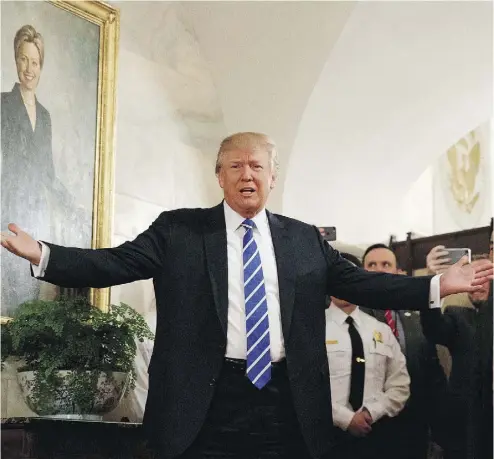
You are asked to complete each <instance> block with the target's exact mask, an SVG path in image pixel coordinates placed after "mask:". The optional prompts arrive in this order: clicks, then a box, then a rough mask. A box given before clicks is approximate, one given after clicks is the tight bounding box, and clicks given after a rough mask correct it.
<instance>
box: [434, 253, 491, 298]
mask: <svg viewBox="0 0 494 459" xmlns="http://www.w3.org/2000/svg"><path fill="white" fill-rule="evenodd" d="M493 276H494V264H493V263H492V261H490V260H477V261H474V262H472V263H468V258H467V257H463V258H462V259H461V260H460V261H458V263H455V264H454V265H452V266H451V267H450V268H448V269H447V270H446V271H445V272H444V274H443V275H442V276H441V278H440V286H441V298H444V297H445V296H448V295H452V294H454V293H468V292H474V291H475V290H478V289H480V288H481V286H482V285H483V284H485V283H486V282H489V281H490V280H492V279H493Z"/></svg>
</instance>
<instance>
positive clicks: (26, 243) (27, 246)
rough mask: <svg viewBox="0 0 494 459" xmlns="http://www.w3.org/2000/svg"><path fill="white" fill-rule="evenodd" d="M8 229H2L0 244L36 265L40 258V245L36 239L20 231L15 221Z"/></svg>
mask: <svg viewBox="0 0 494 459" xmlns="http://www.w3.org/2000/svg"><path fill="white" fill-rule="evenodd" d="M9 230H10V231H11V232H12V233H13V234H12V233H9V232H7V231H2V233H1V234H2V239H1V244H2V247H5V248H6V249H7V250H8V251H9V252H12V253H13V254H14V255H17V256H18V257H22V258H25V259H26V260H28V261H29V262H31V263H32V264H33V265H38V264H39V261H40V259H41V247H40V244H39V242H38V241H36V240H35V239H33V238H32V237H31V236H29V234H27V233H26V232H24V231H22V230H21V229H20V228H19V227H18V226H17V225H16V224H15V223H11V224H10V225H9Z"/></svg>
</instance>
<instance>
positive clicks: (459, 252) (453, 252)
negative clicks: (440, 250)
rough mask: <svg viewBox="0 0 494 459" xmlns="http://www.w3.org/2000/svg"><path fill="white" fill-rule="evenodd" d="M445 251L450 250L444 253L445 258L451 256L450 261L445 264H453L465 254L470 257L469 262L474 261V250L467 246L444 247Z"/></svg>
mask: <svg viewBox="0 0 494 459" xmlns="http://www.w3.org/2000/svg"><path fill="white" fill-rule="evenodd" d="M444 251H445V252H448V254H447V255H444V258H449V261H448V262H447V263H445V264H448V265H453V264H455V263H457V262H458V261H460V259H461V258H462V257H464V256H465V255H466V256H467V257H468V263H471V262H472V251H471V250H470V249H467V248H463V249H444Z"/></svg>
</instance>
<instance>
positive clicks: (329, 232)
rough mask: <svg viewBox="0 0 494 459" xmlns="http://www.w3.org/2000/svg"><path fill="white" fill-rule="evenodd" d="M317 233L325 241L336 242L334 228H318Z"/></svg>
mask: <svg viewBox="0 0 494 459" xmlns="http://www.w3.org/2000/svg"><path fill="white" fill-rule="evenodd" d="M319 232H320V233H321V236H322V237H323V239H324V240H325V241H336V227H335V226H320V227H319Z"/></svg>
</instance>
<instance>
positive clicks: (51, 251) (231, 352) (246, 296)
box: [2, 133, 494, 459]
mask: <svg viewBox="0 0 494 459" xmlns="http://www.w3.org/2000/svg"><path fill="white" fill-rule="evenodd" d="M276 172H277V156H276V148H275V145H274V143H273V142H272V141H271V140H270V139H269V137H267V136H265V135H262V134H256V133H240V134H235V135H233V136H230V137H228V138H227V139H225V140H224V141H223V142H222V144H221V146H220V149H219V152H218V158H217V164H216V174H217V176H218V181H219V184H220V186H221V188H223V191H224V198H225V199H224V202H223V203H221V204H220V205H218V206H216V207H213V208H210V209H179V210H174V211H169V212H163V213H162V214H161V215H160V216H159V217H158V218H157V219H156V221H155V222H154V223H153V224H152V225H151V227H150V228H149V229H148V230H146V231H145V232H143V233H142V234H140V235H139V236H138V237H137V238H136V239H135V240H134V241H131V242H126V243H124V244H122V245H121V246H119V247H116V248H111V249H99V250H83V249H76V248H65V247H59V246H56V245H53V244H48V243H38V241H36V240H34V239H33V238H31V237H30V236H29V235H28V234H26V233H25V232H23V231H22V230H20V229H19V228H18V227H17V226H16V225H13V224H12V225H9V229H10V230H11V231H13V232H14V233H15V234H14V235H10V234H2V245H3V246H4V247H6V248H7V249H8V250H10V251H11V252H14V253H16V254H18V255H19V256H22V257H23V258H26V259H27V260H29V261H30V262H31V265H32V269H33V272H34V274H35V275H37V276H40V277H42V278H43V279H44V280H46V281H48V282H53V283H57V284H60V285H62V286H71V287H86V286H92V287H96V288H99V287H108V286H111V285H117V284H123V283H128V282H132V281H135V280H138V279H144V278H151V277H152V278H153V280H154V287H155V293H156V300H157V328H156V339H155V346H154V351H153V356H152V358H151V363H150V367H149V376H150V377H149V394H148V400H147V405H146V412H145V419H144V423H145V425H146V426H147V428H148V431H149V433H150V438H152V439H153V441H154V444H155V446H156V447H157V448H158V451H159V456H160V457H162V458H171V457H177V456H181V458H187V459H188V458H194V459H195V458H206V457H207V458H219V457H221V458H255V459H259V458H260V459H267V458H283V459H285V458H293V457H296V458H298V459H302V458H305V457H313V458H319V457H324V456H325V455H327V454H330V452H331V448H332V446H333V441H332V432H333V422H332V417H331V391H330V383H329V368H328V361H327V356H326V349H325V336H324V335H325V306H326V303H325V300H326V295H334V296H337V297H339V298H344V299H348V300H349V301H351V302H353V303H357V304H362V305H365V306H368V307H371V308H407V309H409V308H415V309H427V308H429V307H437V306H438V304H439V303H440V300H439V297H442V296H444V295H449V294H452V293H455V292H458V291H465V290H468V291H470V290H472V289H476V288H477V287H476V285H477V284H478V283H481V282H484V281H485V279H486V278H490V277H491V276H492V275H493V272H494V270H493V265H492V263H487V262H486V263H484V264H483V265H482V266H478V267H477V269H473V268H472V267H471V266H469V265H465V264H464V262H462V263H458V264H457V265H455V266H454V267H452V268H451V269H450V270H449V271H448V272H447V273H445V274H443V276H442V277H441V278H440V279H439V278H437V277H435V278H432V279H431V278H416V279H412V278H407V277H405V276H392V275H388V274H380V273H367V272H365V271H363V270H360V269H358V268H356V267H354V266H352V265H351V264H350V263H348V262H347V261H345V260H343V259H342V258H341V257H340V256H339V254H338V253H337V252H336V251H335V250H333V249H332V248H330V247H329V246H328V245H327V244H326V243H325V242H324V241H323V239H322V238H321V235H320V234H319V231H318V229H317V228H316V227H315V226H311V225H307V224H305V223H302V222H299V221H297V220H293V219H290V218H287V217H283V216H281V215H274V214H271V213H269V212H267V211H266V210H265V203H266V199H267V197H268V195H269V192H270V190H271V189H272V188H273V187H274V184H275V177H276ZM429 303H431V304H429Z"/></svg>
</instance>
